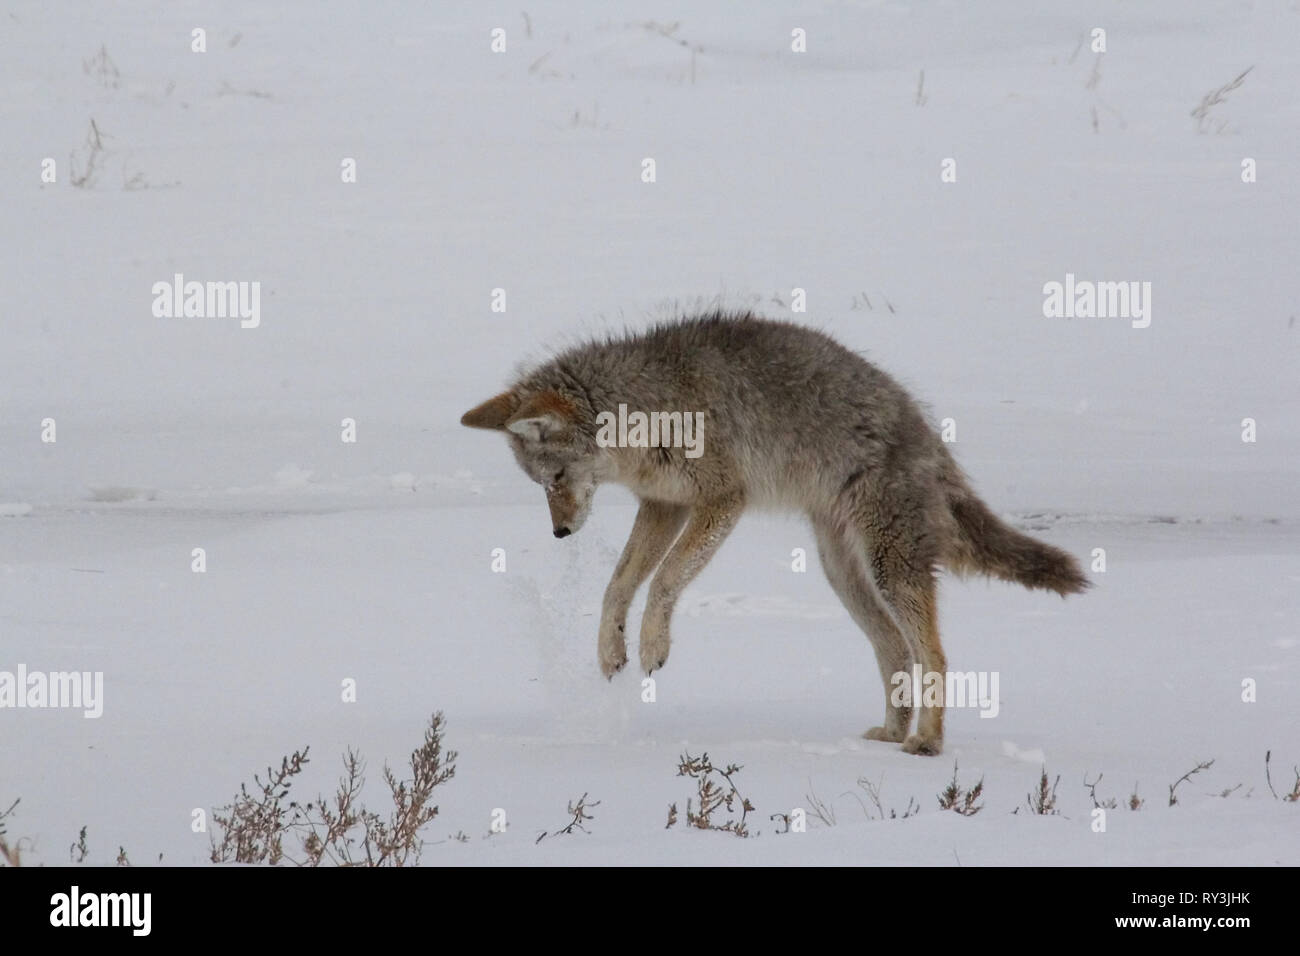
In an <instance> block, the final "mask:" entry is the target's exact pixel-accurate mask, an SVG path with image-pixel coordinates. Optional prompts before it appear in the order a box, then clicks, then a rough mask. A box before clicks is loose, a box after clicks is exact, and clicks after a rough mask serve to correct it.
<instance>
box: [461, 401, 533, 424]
mask: <svg viewBox="0 0 1300 956" xmlns="http://www.w3.org/2000/svg"><path fill="white" fill-rule="evenodd" d="M518 408H519V396H518V395H516V394H515V393H514V392H502V393H501V394H500V395H497V396H494V397H493V398H489V399H488V400H487V401H486V402H484V403H483V404H482V405H479V406H478V407H477V408H471V409H470V410H469V411H467V412H466V413H465V414H464V415H462V416H460V423H461V424H462V425H466V426H468V427H470V428H495V429H504V428H505V427H506V422H507V421H508V420H509V418H510V416H511V415H513V414H514V413H515V410H516V409H518Z"/></svg>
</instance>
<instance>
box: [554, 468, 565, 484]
mask: <svg viewBox="0 0 1300 956" xmlns="http://www.w3.org/2000/svg"><path fill="white" fill-rule="evenodd" d="M563 477H564V469H563V468H561V469H560V470H559V471H557V472H556V473H555V477H554V478H552V479H551V480H552V481H560V480H561V479H562V478H563Z"/></svg>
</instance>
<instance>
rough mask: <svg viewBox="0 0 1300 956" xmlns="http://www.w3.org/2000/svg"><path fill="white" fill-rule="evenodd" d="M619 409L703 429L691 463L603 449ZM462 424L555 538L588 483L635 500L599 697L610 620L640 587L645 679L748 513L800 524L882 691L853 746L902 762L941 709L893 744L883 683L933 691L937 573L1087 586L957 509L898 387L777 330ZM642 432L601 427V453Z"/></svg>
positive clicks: (590, 375)
mask: <svg viewBox="0 0 1300 956" xmlns="http://www.w3.org/2000/svg"><path fill="white" fill-rule="evenodd" d="M621 406H626V407H625V408H623V407H621ZM627 409H631V410H632V411H633V412H640V413H642V415H643V416H644V415H647V414H648V415H653V414H654V413H673V412H681V413H682V417H683V418H688V417H690V418H694V414H695V413H702V418H701V419H700V424H701V426H702V427H701V428H698V429H697V431H698V432H699V433H698V434H697V435H696V436H695V441H696V442H697V443H701V444H700V445H699V447H698V448H697V449H696V451H697V454H696V455H695V456H694V457H691V456H689V454H688V451H689V449H687V448H685V447H672V445H673V444H674V443H673V442H672V441H669V442H666V443H665V442H661V441H660V442H647V441H644V440H642V441H637V442H634V441H632V440H625V441H613V442H611V441H609V440H608V439H609V438H610V435H611V432H612V431H613V429H612V428H611V427H610V424H609V423H610V421H611V420H612V418H613V417H614V416H616V415H617V416H619V417H620V419H621V420H622V423H623V424H624V425H625V424H626V421H627V419H629V418H630V417H631V416H630V415H628V414H627ZM664 420H666V418H664V417H661V419H660V423H662V422H663V421H664ZM461 424H463V425H468V426H470V427H471V428H489V429H495V430H499V431H504V432H505V434H506V437H507V438H508V439H509V441H510V446H511V449H512V450H513V451H514V454H515V458H516V459H517V460H518V462H519V464H520V466H521V467H522V468H523V470H524V471H525V472H527V474H528V476H529V477H530V478H532V479H533V481H535V482H537V483H538V484H540V485H541V486H542V487H543V488H545V489H546V501H547V504H548V505H549V506H550V511H551V524H552V526H553V530H554V533H555V536H556V537H557V538H563V537H565V536H567V535H569V534H572V533H574V532H575V531H578V530H579V529H580V528H581V527H582V525H583V523H584V522H585V521H586V519H587V514H588V512H589V511H590V508H591V499H592V495H593V493H594V492H595V490H596V486H597V485H599V484H601V483H602V482H617V483H618V484H622V485H625V486H627V487H628V488H630V489H631V490H632V492H633V493H634V494H635V495H636V496H637V498H639V499H640V502H641V507H640V510H639V511H638V512H637V515H636V520H635V522H634V523H633V526H632V534H631V537H630V538H629V539H628V542H627V545H626V546H625V547H624V548H623V553H622V555H621V557H620V558H619V560H618V564H617V566H616V567H615V569H614V576H613V578H612V579H611V580H610V582H609V586H608V587H607V588H606V590H605V599H604V605H603V608H602V612H601V618H600V632H599V639H598V655H599V660H600V670H601V673H602V674H604V675H605V677H607V678H610V677H613V675H614V674H615V673H616V672H618V671H619V670H620V669H622V667H623V665H624V664H626V663H627V648H626V644H625V640H624V633H623V631H624V626H625V623H626V621H627V612H628V608H629V606H630V605H631V603H632V598H633V597H634V595H635V594H636V592H637V589H638V588H639V587H640V586H641V585H642V584H643V583H644V582H645V581H646V579H647V578H649V577H650V576H651V574H652V573H653V574H654V579H653V581H651V583H650V591H649V597H648V598H647V602H646V609H645V614H644V616H643V618H642V621H641V667H642V668H643V669H644V670H645V672H646V673H647V674H648V673H651V672H653V671H655V670H657V669H658V668H661V667H663V666H664V662H665V661H666V660H667V659H668V649H669V644H670V640H669V623H670V621H671V619H672V615H673V607H674V605H675V604H676V602H677V598H678V596H679V595H680V594H681V593H682V590H683V588H685V587H686V586H687V585H688V584H689V583H690V582H691V580H692V579H693V578H694V577H695V576H696V575H697V574H698V573H699V572H700V569H701V568H703V567H704V565H705V564H707V563H708V561H709V559H710V558H712V557H713V555H714V553H715V552H716V551H717V550H718V547H719V546H720V545H721V544H722V542H723V541H724V540H725V539H726V537H727V535H728V534H729V533H730V531H731V529H732V528H734V527H735V525H736V522H737V520H739V518H740V514H741V512H742V511H743V510H745V509H746V508H749V507H760V508H761V507H769V508H771V507H775V508H783V509H794V510H799V511H802V512H803V513H804V514H806V515H807V516H808V519H809V520H810V521H811V523H812V527H813V531H814V533H815V535H816V540H817V552H818V555H819V556H820V558H821V564H822V568H823V569H824V570H825V572H826V577H827V578H828V579H829V581H830V585H831V588H832V589H833V590H834V591H835V593H836V595H837V596H838V597H839V599H840V601H841V602H842V603H843V604H844V606H845V607H846V608H847V609H848V612H849V614H850V615H851V616H852V618H853V620H854V621H855V622H856V623H857V625H858V626H859V627H860V628H862V630H863V631H865V632H866V634H867V637H868V638H869V639H870V640H871V643H872V645H873V646H874V648H875V653H876V660H877V663H878V664H879V667H880V674H881V677H882V679H883V680H884V682H885V720H884V724H883V726H880V727H873V728H871V729H870V730H868V731H867V732H866V733H865V734H864V735H863V736H864V737H866V738H868V739H869V740H885V741H894V742H902V745H903V750H905V751H907V752H908V753H916V754H937V753H939V752H940V751H941V750H942V748H943V707H942V705H940V706H922V707H920V708H919V709H920V713H919V715H918V717H917V732H916V733H914V734H911V735H910V736H909V735H908V731H909V729H910V727H911V723H912V707H911V706H910V705H900V704H898V703H896V702H894V701H892V700H891V695H890V689H891V678H892V677H893V675H895V674H898V673H900V672H908V671H910V670H911V668H912V665H913V664H914V663H915V664H919V665H920V666H921V667H922V668H923V669H924V670H925V671H926V672H934V673H938V674H945V673H946V667H947V662H946V661H945V659H944V653H943V648H942V647H941V646H940V643H939V628H938V622H937V620H936V612H935V572H936V569H937V568H938V567H939V566H942V567H945V568H947V569H948V570H950V571H953V572H955V573H957V574H965V573H972V572H974V573H981V574H987V575H992V576H994V577H998V578H1001V579H1003V580H1006V581H1014V582H1018V583H1020V584H1023V585H1024V586H1025V587H1029V588H1042V589H1044V590H1049V591H1055V592H1057V593H1058V594H1061V595H1062V596H1064V595H1066V594H1073V593H1078V592H1080V591H1082V590H1084V588H1086V587H1088V585H1089V582H1088V581H1087V579H1086V578H1085V577H1084V575H1083V573H1082V572H1081V571H1080V569H1079V566H1078V565H1077V564H1076V562H1075V560H1074V559H1073V558H1072V557H1071V556H1070V555H1068V554H1066V553H1065V552H1064V551H1061V550H1059V549H1057V548H1054V547H1051V546H1050V545H1046V544H1043V543H1042V542H1039V541H1037V540H1035V539H1033V538H1031V537H1029V536H1028V535H1024V534H1021V533H1020V532H1019V531H1016V530H1014V529H1012V528H1010V527H1008V526H1007V525H1006V524H1004V523H1003V522H1002V521H1001V520H999V519H998V517H997V515H995V514H994V513H993V512H992V511H991V510H990V509H989V508H988V506H987V505H985V504H984V503H983V502H982V501H981V500H980V499H979V498H978V497H977V496H976V495H975V492H974V491H972V490H971V487H970V485H969V483H968V482H967V480H966V477H965V476H964V475H963V473H962V471H961V469H960V468H959V467H958V466H957V463H956V462H955V461H954V460H953V458H952V456H951V455H950V454H949V452H948V449H947V447H946V445H945V444H944V443H943V442H942V441H941V440H940V438H939V436H938V435H937V434H936V433H935V431H934V429H932V428H931V427H930V425H929V424H928V423H927V422H926V420H925V417H924V415H923V414H922V412H921V410H920V408H919V407H918V406H917V404H916V403H915V402H914V401H913V400H912V398H911V397H910V396H909V395H908V394H907V392H906V391H904V390H903V388H902V386H900V385H899V384H898V383H897V382H895V381H894V380H893V379H892V378H890V377H889V376H888V375H886V374H885V373H884V372H882V371H881V370H880V369H878V368H876V367H875V366H874V365H871V364H870V363H868V362H867V361H865V360H864V359H862V358H860V357H859V356H858V355H856V354H855V353H853V352H851V351H849V350H848V349H847V348H845V347H844V346H842V345H840V344H839V343H838V342H836V341H835V340H834V339H832V338H831V337H830V336H828V335H825V334H824V333H822V332H818V331H815V330H813V329H810V328H805V327H803V326H799V325H795V324H794V323H791V322H780V321H771V320H767V319H762V318H758V317H756V316H753V315H750V314H727V313H722V312H715V313H712V314H708V315H703V316H697V317H694V318H685V319H682V320H679V321H676V322H670V323H665V324H661V325H657V326H655V327H653V328H651V329H649V330H648V331H646V332H643V333H640V334H632V335H627V336H624V337H622V338H614V337H610V338H606V339H605V340H604V341H595V342H590V343H588V344H584V345H580V346H578V347H575V348H571V349H569V350H567V351H565V352H563V353H561V354H559V355H557V356H556V357H555V358H554V359H552V360H550V361H548V362H546V363H544V364H542V365H540V366H539V367H537V368H536V369H534V370H533V371H531V372H529V373H526V374H524V375H523V376H522V377H521V378H520V379H519V380H518V381H517V382H516V383H515V384H514V385H513V386H512V387H511V388H509V389H508V390H507V391H505V392H502V393H501V394H500V395H497V396H495V397H494V398H490V399H488V400H487V401H486V402H484V403H483V404H482V405H479V406H478V407H477V408H474V409H472V410H470V411H468V412H466V413H465V415H464V416H463V417H462V418H461ZM671 430H672V429H671V428H670V429H669V431H671ZM644 431H645V430H644V429H640V430H638V429H635V428H633V429H630V430H629V429H626V428H622V427H620V429H619V436H620V438H623V437H626V436H625V435H624V432H634V433H635V434H634V435H633V437H637V436H640V437H642V438H644ZM670 437H671V436H670ZM701 452H702V453H701ZM656 569H657V570H656ZM917 703H919V702H917Z"/></svg>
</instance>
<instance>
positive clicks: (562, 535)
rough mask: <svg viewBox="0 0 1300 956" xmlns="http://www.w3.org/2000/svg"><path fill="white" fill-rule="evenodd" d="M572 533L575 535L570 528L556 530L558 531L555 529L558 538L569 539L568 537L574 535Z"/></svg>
mask: <svg viewBox="0 0 1300 956" xmlns="http://www.w3.org/2000/svg"><path fill="white" fill-rule="evenodd" d="M572 533H573V532H571V531H570V530H569V529H568V528H556V529H555V536H556V537H557V538H567V537H568V536H569V535H570V534H572Z"/></svg>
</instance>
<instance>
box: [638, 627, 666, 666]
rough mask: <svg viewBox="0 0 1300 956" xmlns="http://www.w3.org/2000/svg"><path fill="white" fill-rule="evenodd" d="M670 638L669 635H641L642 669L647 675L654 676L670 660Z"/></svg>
mask: <svg viewBox="0 0 1300 956" xmlns="http://www.w3.org/2000/svg"><path fill="white" fill-rule="evenodd" d="M668 648H669V643H668V637H667V635H656V636H654V637H647V636H646V635H645V634H642V635H641V669H642V670H643V671H645V672H646V673H647V674H653V673H654V672H655V671H657V670H659V669H660V668H661V667H663V666H664V662H665V661H667V660H668Z"/></svg>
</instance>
